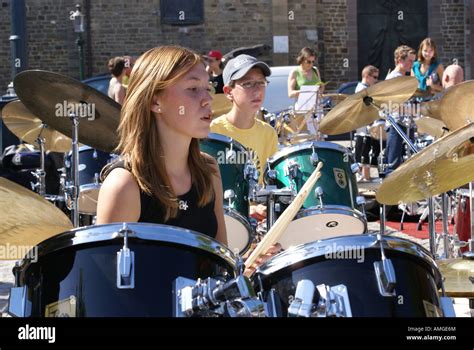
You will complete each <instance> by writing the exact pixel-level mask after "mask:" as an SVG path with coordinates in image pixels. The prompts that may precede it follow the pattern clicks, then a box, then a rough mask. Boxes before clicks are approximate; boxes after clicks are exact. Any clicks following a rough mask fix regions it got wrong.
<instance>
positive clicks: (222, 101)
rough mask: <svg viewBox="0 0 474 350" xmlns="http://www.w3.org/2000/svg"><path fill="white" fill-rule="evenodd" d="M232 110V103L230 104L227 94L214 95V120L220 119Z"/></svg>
mask: <svg viewBox="0 0 474 350" xmlns="http://www.w3.org/2000/svg"><path fill="white" fill-rule="evenodd" d="M231 109H232V102H230V100H229V99H228V98H227V96H226V95H225V94H215V95H212V102H211V110H212V117H213V118H216V117H220V116H221V115H223V114H226V113H227V112H229V111H230V110H231Z"/></svg>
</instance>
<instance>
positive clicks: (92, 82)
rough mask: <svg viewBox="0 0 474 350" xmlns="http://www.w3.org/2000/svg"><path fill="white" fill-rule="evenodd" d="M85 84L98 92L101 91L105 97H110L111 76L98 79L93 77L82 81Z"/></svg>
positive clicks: (102, 76) (98, 77)
mask: <svg viewBox="0 0 474 350" xmlns="http://www.w3.org/2000/svg"><path fill="white" fill-rule="evenodd" d="M82 82H83V83H84V84H87V85H89V86H91V87H93V88H94V89H96V90H99V91H100V92H102V93H103V94H104V95H108V91H109V82H110V75H108V74H107V75H101V76H97V77H92V78H89V79H86V80H83V81H82Z"/></svg>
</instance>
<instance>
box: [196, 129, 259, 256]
mask: <svg viewBox="0 0 474 350" xmlns="http://www.w3.org/2000/svg"><path fill="white" fill-rule="evenodd" d="M200 146H201V151H202V152H205V153H207V154H209V155H211V156H212V157H214V158H215V159H216V160H217V164H219V170H220V172H221V179H222V188H223V191H224V214H225V225H226V230H227V242H228V246H229V248H231V249H238V250H239V252H240V253H241V254H243V253H244V252H246V251H247V249H248V248H249V247H250V243H251V240H252V237H253V235H252V232H253V230H252V227H251V225H250V221H249V218H248V217H249V199H248V195H249V183H248V180H247V179H246V178H245V176H244V171H245V167H246V162H247V159H248V156H249V155H248V152H247V150H246V149H245V147H244V146H242V145H241V144H240V143H238V142H237V141H235V140H233V139H232V138H230V137H227V136H224V135H220V134H214V133H210V134H209V135H208V137H207V138H206V139H202V140H201V141H200Z"/></svg>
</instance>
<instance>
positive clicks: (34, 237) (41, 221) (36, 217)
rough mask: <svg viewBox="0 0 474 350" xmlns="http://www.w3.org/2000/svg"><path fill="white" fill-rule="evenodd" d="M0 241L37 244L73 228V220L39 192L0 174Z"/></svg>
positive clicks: (23, 244) (10, 243) (16, 243)
mask: <svg viewBox="0 0 474 350" xmlns="http://www.w3.org/2000/svg"><path fill="white" fill-rule="evenodd" d="M0 222H1V223H2V224H1V225H0V245H6V244H9V245H21V246H25V245H28V246H30V245H36V244H38V243H40V242H41V241H43V240H45V239H47V238H50V237H52V236H54V235H56V234H58V233H61V232H64V231H68V230H70V229H72V224H71V221H69V219H68V218H67V217H66V215H65V214H64V213H63V212H62V211H61V210H59V209H58V208H56V207H55V206H54V205H53V204H51V203H49V202H48V201H46V200H45V199H44V198H43V197H41V196H40V195H38V194H36V193H34V192H32V191H30V190H28V189H26V188H25V187H23V186H20V185H18V184H16V183H14V182H12V181H10V180H7V179H5V178H3V177H0Z"/></svg>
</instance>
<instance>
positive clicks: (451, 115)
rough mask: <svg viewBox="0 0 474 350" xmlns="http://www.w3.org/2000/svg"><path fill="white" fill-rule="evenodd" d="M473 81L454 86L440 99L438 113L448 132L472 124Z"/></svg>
mask: <svg viewBox="0 0 474 350" xmlns="http://www.w3.org/2000/svg"><path fill="white" fill-rule="evenodd" d="M473 97H474V80H469V81H465V82H463V83H460V84H458V85H455V86H453V87H451V88H449V89H448V90H446V92H445V94H444V95H443V97H442V98H441V103H440V107H439V112H440V115H441V119H442V120H443V122H444V123H445V124H446V125H447V127H448V128H449V129H450V130H457V129H459V128H462V127H463V126H464V125H466V124H469V123H473V122H474V98H473Z"/></svg>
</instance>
